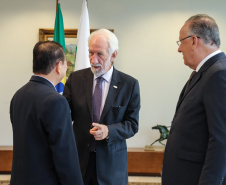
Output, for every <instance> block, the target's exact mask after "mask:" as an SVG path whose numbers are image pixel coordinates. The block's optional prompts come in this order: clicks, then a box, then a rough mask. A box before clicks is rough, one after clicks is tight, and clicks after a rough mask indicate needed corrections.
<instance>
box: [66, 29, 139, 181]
mask: <svg viewBox="0 0 226 185" xmlns="http://www.w3.org/2000/svg"><path fill="white" fill-rule="evenodd" d="M117 53H118V39H117V38H116V36H115V35H114V34H113V33H112V32H110V31H109V30H106V29H100V30H98V31H95V32H93V33H92V34H91V35H90V38H89V58H90V63H91V69H90V68H88V69H84V70H80V71H76V72H73V73H71V75H70V76H69V78H68V81H67V82H66V85H65V89H64V93H63V95H64V96H65V97H66V98H67V100H68V102H69V104H70V107H71V114H72V119H73V121H74V124H73V127H74V133H75V138H76V143H77V147H78V154H79V160H80V166H81V171H82V175H83V178H84V184H85V185H98V184H99V185H126V184H127V183H128V169H127V146H126V139H128V138H130V137H132V136H134V134H136V133H137V131H138V118H139V110H140V92H139V84H138V81H137V80H136V79H134V78H133V77H131V76H129V75H127V74H124V73H122V72H120V71H118V70H116V69H115V68H114V67H113V61H114V60H115V58H116V56H117ZM98 102H99V103H98ZM91 128H92V129H91Z"/></svg>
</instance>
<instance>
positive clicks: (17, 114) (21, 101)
mask: <svg viewBox="0 0 226 185" xmlns="http://www.w3.org/2000/svg"><path fill="white" fill-rule="evenodd" d="M66 70H67V62H66V59H65V55H64V50H63V48H62V46H61V45H60V44H58V43H56V42H54V41H46V42H38V43H37V44H36V45H35V47H34V50H33V72H34V75H33V76H32V77H31V79H30V81H29V82H28V83H27V84H26V85H24V86H23V87H22V88H20V89H19V90H18V91H17V92H16V93H15V95H14V96H13V98H12V100H11V104H10V118H11V122H12V126H13V164H12V174H11V183H10V184H11V185H63V184H64V185H83V181H82V176H81V172H80V168H79V161H78V154H77V148H76V143H75V139H74V134H73V128H72V124H71V123H72V120H71V115H70V108H69V106H68V103H67V100H66V99H65V98H64V97H63V96H61V95H59V94H58V93H57V92H56V89H55V85H56V84H57V83H59V82H60V81H61V80H62V78H63V77H64V75H65V73H66Z"/></svg>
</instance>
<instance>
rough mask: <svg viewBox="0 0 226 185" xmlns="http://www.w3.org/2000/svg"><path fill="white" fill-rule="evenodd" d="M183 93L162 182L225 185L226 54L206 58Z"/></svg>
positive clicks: (164, 164) (185, 184)
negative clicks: (186, 90)
mask: <svg viewBox="0 0 226 185" xmlns="http://www.w3.org/2000/svg"><path fill="white" fill-rule="evenodd" d="M183 94H184V89H183V91H182V93H181V95H180V98H179V101H178V104H177V108H176V113H175V116H174V118H173V121H172V127H171V131H170V135H169V137H168V141H167V145H166V150H165V155H164V162H163V177H162V181H163V183H162V184H163V185H219V184H225V182H223V181H224V178H225V175H226V56H225V54H224V53H219V54H217V55H215V56H213V57H212V58H210V59H209V60H208V61H206V63H205V64H204V65H203V66H202V67H201V69H200V70H199V71H198V73H197V74H196V75H195V76H194V78H193V79H192V81H191V83H190V85H189V89H188V92H187V93H185V94H184V95H183Z"/></svg>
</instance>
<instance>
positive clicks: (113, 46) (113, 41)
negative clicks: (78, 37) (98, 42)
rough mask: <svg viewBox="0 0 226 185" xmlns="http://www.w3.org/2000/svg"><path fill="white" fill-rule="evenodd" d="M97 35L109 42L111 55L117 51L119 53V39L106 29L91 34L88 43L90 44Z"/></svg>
mask: <svg viewBox="0 0 226 185" xmlns="http://www.w3.org/2000/svg"><path fill="white" fill-rule="evenodd" d="M97 35H101V36H103V37H105V38H106V40H107V41H108V44H109V50H108V51H109V54H110V55H111V54H112V53H114V52H115V51H118V49H119V47H118V39H117V37H116V36H115V34H114V33H113V32H111V31H109V30H107V29H104V28H102V29H99V30H96V31H94V32H92V33H91V34H90V36H89V40H88V43H89V44H90V41H91V40H92V38H93V37H94V36H97Z"/></svg>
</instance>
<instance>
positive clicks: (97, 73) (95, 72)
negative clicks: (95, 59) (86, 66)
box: [91, 67, 103, 77]
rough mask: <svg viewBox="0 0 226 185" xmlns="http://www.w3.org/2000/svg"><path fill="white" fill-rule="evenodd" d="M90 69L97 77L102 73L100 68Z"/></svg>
mask: <svg viewBox="0 0 226 185" xmlns="http://www.w3.org/2000/svg"><path fill="white" fill-rule="evenodd" d="M91 71H92V72H93V74H94V75H96V76H97V77H99V76H101V75H102V74H103V73H102V71H100V70H96V69H95V68H94V69H93V68H92V67H91Z"/></svg>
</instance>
